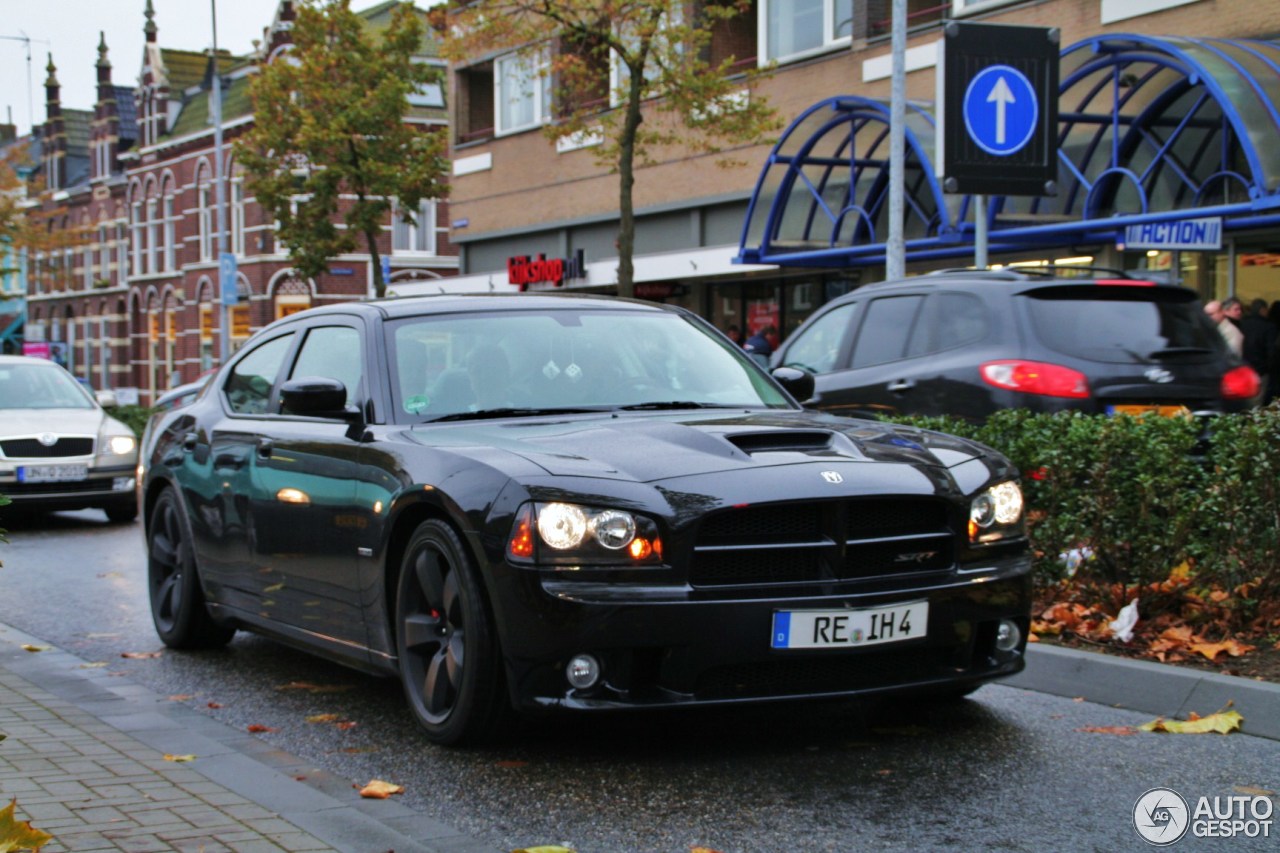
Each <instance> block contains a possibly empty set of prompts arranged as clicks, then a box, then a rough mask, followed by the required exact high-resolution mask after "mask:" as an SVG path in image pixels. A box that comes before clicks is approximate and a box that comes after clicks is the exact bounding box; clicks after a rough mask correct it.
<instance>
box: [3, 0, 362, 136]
mask: <svg viewBox="0 0 1280 853" xmlns="http://www.w3.org/2000/svg"><path fill="white" fill-rule="evenodd" d="M378 2H379V0H353V2H352V4H351V7H352V8H353V9H356V10H357V11H358V10H360V9H367V8H369V7H370V6H374V5H377V3H378ZM213 3H216V5H217V11H218V47H219V48H222V49H225V50H230V51H231V52H232V53H234V54H236V55H242V54H245V53H248V52H249V51H250V50H252V49H253V40H254V39H260V38H262V29H263V27H266V26H269V25H270V24H271V20H272V18H273V17H275V10H276V6H277V0H212V2H211V1H210V0H152V5H153V7H154V8H155V11H156V17H155V21H156V27H157V28H158V39H159V42H160V45H161V46H162V47H171V48H179V49H182V50H207V49H208V48H209V47H211V46H212V45H213V15H212V6H213ZM146 6H147V0H0V122H3V121H8V116H9V114H10V111H11V112H12V115H13V122H14V123H15V124H16V125H18V132H19V133H26V132H27V131H28V130H29V129H30V127H31V124H32V115H31V111H34V113H35V116H34V120H35V122H36V123H40V122H43V121H44V81H45V77H46V72H45V65H46V63H47V62H48V55H49V53H50V51H52V53H53V62H54V64H55V65H56V66H57V67H58V82H59V83H61V84H62V105H63V106H64V107H72V108H76V109H92V108H93V105H94V103H95V101H96V100H97V85H98V84H97V80H98V75H97V68H96V64H97V61H98V34H99V33H100V32H102V33H106V37H107V48H108V49H109V51H110V52H109V53H108V54H107V58H108V59H109V60H111V80H112V82H113V83H115V85H117V86H134V85H136V84H137V82H138V71H139V70H140V69H141V67H142V45H143V41H144V36H143V33H142V27H143V25H144V24H145V23H146V18H144V17H143V11H144V10H145V9H146ZM23 36H26V37H27V38H29V39H30V40H31V41H30V47H31V66H30V70H31V73H30V76H29V77H28V74H27V44H26V43H25V42H24V41H22V37H23ZM28 80H29V81H30V85H28Z"/></svg>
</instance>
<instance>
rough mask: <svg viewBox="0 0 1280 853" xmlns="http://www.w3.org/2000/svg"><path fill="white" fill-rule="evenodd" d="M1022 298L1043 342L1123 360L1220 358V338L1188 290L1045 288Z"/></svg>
mask: <svg viewBox="0 0 1280 853" xmlns="http://www.w3.org/2000/svg"><path fill="white" fill-rule="evenodd" d="M1029 295H1030V296H1031V297H1032V298H1031V299H1029V300H1028V301H1027V304H1028V306H1029V307H1030V312H1031V322H1032V325H1033V326H1034V327H1035V330H1036V334H1037V335H1038V336H1039V338H1040V340H1041V341H1043V342H1044V344H1045V346H1047V347H1049V348H1050V349H1052V350H1055V351H1056V352H1060V353H1063V354H1065V355H1070V356H1074V357H1076V358H1085V359H1090V360H1093V361H1105V362H1113V363H1117V364H1128V363H1133V362H1134V361H1137V362H1140V363H1147V362H1156V361H1167V360H1170V359H1184V360H1197V359H1198V360H1204V359H1209V358H1215V357H1219V356H1220V353H1221V350H1222V348H1223V346H1224V345H1223V343H1222V336H1221V335H1219V334H1218V330H1217V329H1215V328H1214V327H1213V324H1212V323H1211V322H1210V321H1209V320H1208V318H1206V317H1205V316H1204V310H1203V309H1202V308H1201V307H1200V303H1199V302H1197V301H1196V299H1195V295H1194V294H1192V293H1191V292H1190V291H1185V290H1181V289H1176V288H1171V287H1100V286H1097V285H1092V286H1086V287H1063V288H1046V289H1042V290H1037V291H1033V292H1032V293H1031V294H1029Z"/></svg>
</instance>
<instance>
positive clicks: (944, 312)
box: [907, 293, 991, 356]
mask: <svg viewBox="0 0 1280 853" xmlns="http://www.w3.org/2000/svg"><path fill="white" fill-rule="evenodd" d="M990 328H991V325H990V319H989V318H988V316H987V307H986V305H985V304H984V303H983V301H982V300H981V299H979V298H978V297H977V296H974V295H973V294H972V293H935V294H933V295H932V296H930V297H929V298H928V299H927V300H925V303H924V309H923V310H922V311H921V312H920V320H919V322H917V323H916V328H915V332H914V333H913V334H912V335H911V343H910V344H909V346H908V349H907V355H908V356H918V355H928V354H930V353H935V352H943V351H944V350H949V349H955V348H956V347H961V346H964V345H965V344H971V343H974V342H976V341H980V340H982V339H983V338H985V337H986V336H987V333H988V331H989V330H990Z"/></svg>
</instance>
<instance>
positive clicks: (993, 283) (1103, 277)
mask: <svg viewBox="0 0 1280 853" xmlns="http://www.w3.org/2000/svg"><path fill="white" fill-rule="evenodd" d="M1068 271H1073V272H1080V271H1084V272H1087V273H1089V275H1085V276H1080V275H1063V273H1065V272H1068ZM1097 284H1103V285H1106V284H1116V285H1141V286H1154V287H1158V288H1173V289H1177V290H1188V288H1186V287H1183V286H1182V285H1179V284H1172V283H1170V282H1168V281H1164V280H1162V279H1161V278H1160V277H1159V275H1156V276H1152V277H1150V278H1148V277H1142V278H1138V277H1136V276H1134V275H1131V274H1130V273H1128V272H1124V271H1122V270H1114V269H1102V268H1098V267H1026V268H1004V269H998V270H979V269H945V270H935V271H933V272H928V273H923V274H921V275H916V276H908V277H906V278H896V279H890V280H888V281H873V282H869V283H867V284H865V285H863V286H862V287H859V288H858V289H857V290H854V291H852V292H851V293H848V294H845V295H844V296H843V297H841V298H842V299H847V298H849V297H851V296H854V295H856V294H865V293H875V292H877V291H881V290H890V289H897V288H906V287H912V288H916V287H930V286H936V287H939V288H945V287H954V286H956V285H960V286H972V287H979V288H986V287H999V286H1001V285H1005V286H1006V287H1007V288H1014V287H1016V288H1017V290H1018V292H1025V291H1027V290H1034V289H1036V288H1038V287H1063V286H1072V285H1084V286H1087V285H1097Z"/></svg>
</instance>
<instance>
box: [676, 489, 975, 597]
mask: <svg viewBox="0 0 1280 853" xmlns="http://www.w3.org/2000/svg"><path fill="white" fill-rule="evenodd" d="M948 521H949V507H948V504H947V503H946V502H945V501H942V500H938V499H932V498H909V497H906V498H863V499H854V500H846V501H826V502H813V503H788V504H766V505H759V506H750V507H736V508H734V509H729V510H724V511H722V512H719V513H716V514H714V515H711V516H709V517H708V518H707V519H706V520H705V521H704V522H703V523H702V526H701V528H700V529H699V530H698V534H697V539H696V542H695V545H694V550H693V555H692V558H691V562H690V566H689V582H690V583H691V584H692V585H694V586H728V585H754V584H776V583H812V582H820V581H831V580H848V579H855V578H858V579H861V578H872V577H882V576H886V575H905V574H912V573H918V572H928V571H939V570H944V569H948V568H950V567H951V566H952V565H953V564H954V562H955V559H956V553H955V540H956V536H955V532H954V531H953V530H952V529H951V526H950V525H949V523H948Z"/></svg>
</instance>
